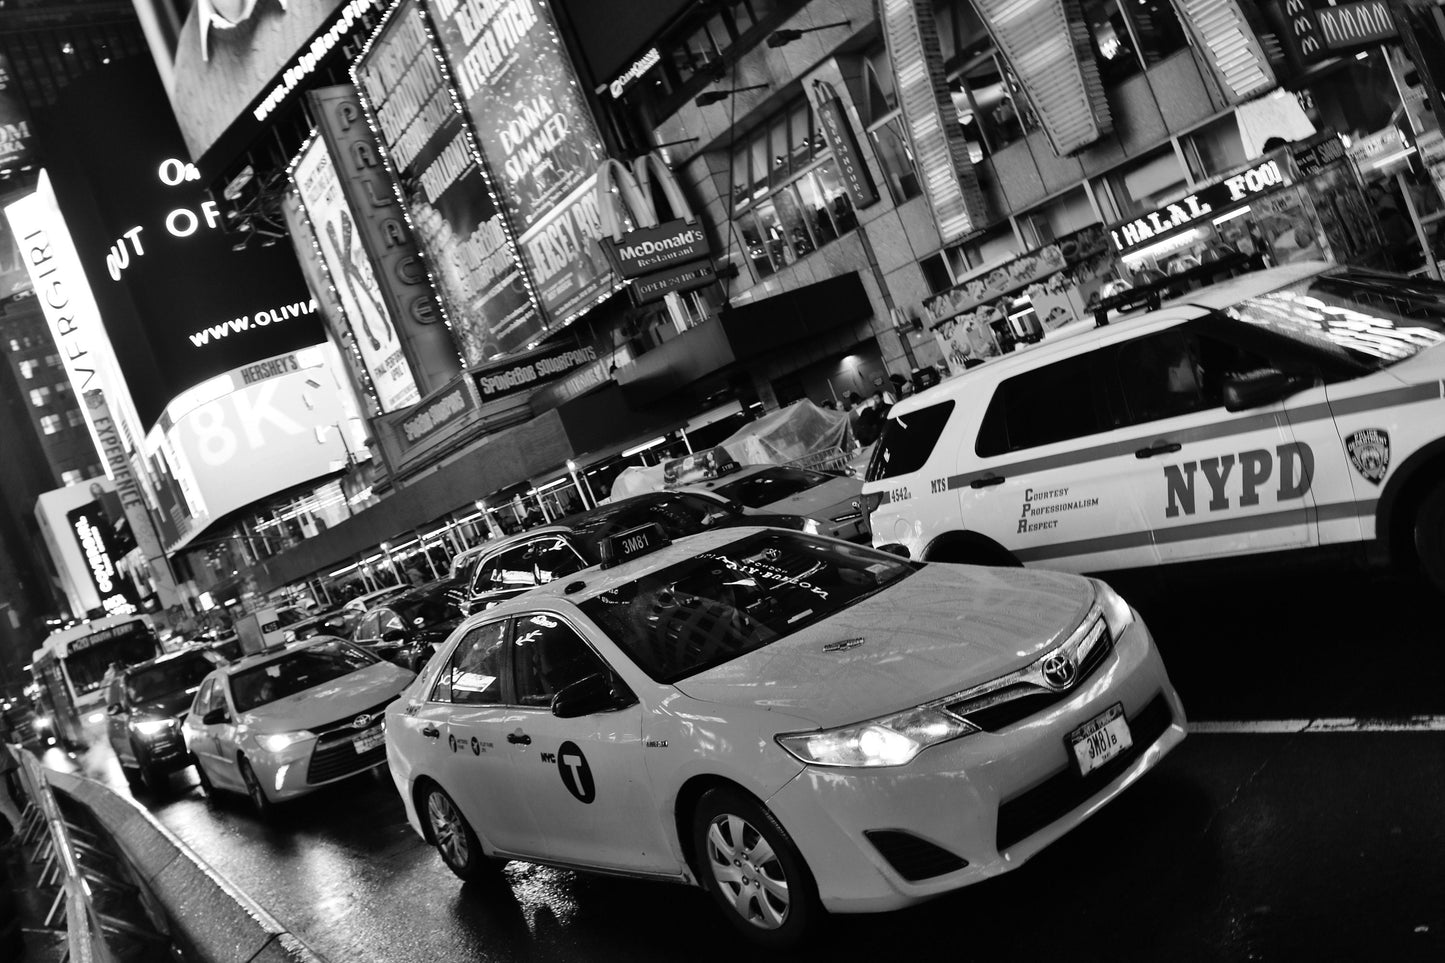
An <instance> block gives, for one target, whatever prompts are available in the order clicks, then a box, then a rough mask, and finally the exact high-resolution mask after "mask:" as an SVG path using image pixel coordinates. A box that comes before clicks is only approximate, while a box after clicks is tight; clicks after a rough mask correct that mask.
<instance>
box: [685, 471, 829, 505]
mask: <svg viewBox="0 0 1445 963" xmlns="http://www.w3.org/2000/svg"><path fill="white" fill-rule="evenodd" d="M828 478H829V476H828V475H825V474H823V473H822V472H818V471H808V470H807V469H804V468H784V467H782V466H779V467H776V468H766V469H764V470H762V471H760V472H758V473H757V474H754V475H749V476H748V477H747V478H739V479H738V480H737V481H734V482H728V483H727V484H726V485H719V486H718V487H717V488H714V489H713V491H714V492H716V493H717V494H719V495H721V496H723V497H724V498H731V499H732V500H733V501H735V502H742V503H743V504H744V505H746V506H748V507H749V508H762V507H763V506H764V505H771V504H772V503H773V502H777V501H782V500H783V499H784V498H788V497H791V496H793V495H796V494H798V493H799V492H805V491H807V490H808V489H810V488H817V487H818V486H819V485H821V484H823V483H824V482H825V481H827V480H828Z"/></svg>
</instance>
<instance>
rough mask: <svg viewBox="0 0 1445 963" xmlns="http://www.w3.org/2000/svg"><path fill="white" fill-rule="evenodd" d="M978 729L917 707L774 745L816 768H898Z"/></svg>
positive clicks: (784, 739) (781, 739)
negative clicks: (938, 746) (930, 747)
mask: <svg viewBox="0 0 1445 963" xmlns="http://www.w3.org/2000/svg"><path fill="white" fill-rule="evenodd" d="M977 731H978V730H977V729H976V728H974V727H973V726H971V725H969V724H968V723H967V722H964V721H963V720H961V719H955V718H954V717H953V716H951V715H949V714H948V713H946V712H944V711H943V710H942V709H931V708H924V707H920V708H917V709H909V710H908V711H907V712H900V713H898V714H897V715H892V716H885V717H883V718H882V719H874V720H872V721H871V722H861V723H859V724H857V725H853V726H845V727H843V728H840V729H824V730H822V731H821V732H796V733H788V734H785V735H780V736H778V745H780V746H782V747H783V748H784V749H786V750H787V751H788V752H790V753H792V754H793V755H794V756H796V757H797V758H798V759H800V760H802V761H803V762H806V763H811V764H813V765H818V766H868V767H877V766H902V765H904V764H906V763H908V762H911V761H912V760H913V757H914V756H916V755H918V754H919V753H920V752H922V751H923V750H924V749H926V748H928V747H929V746H932V745H936V744H937V743H940V742H947V741H948V740H949V739H957V738H958V737H959V736H966V735H968V734H969V733H970V732H977Z"/></svg>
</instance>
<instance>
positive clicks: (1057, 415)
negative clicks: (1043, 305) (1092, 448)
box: [974, 353, 1115, 458]
mask: <svg viewBox="0 0 1445 963" xmlns="http://www.w3.org/2000/svg"><path fill="white" fill-rule="evenodd" d="M1113 427H1115V419H1114V417H1113V416H1112V414H1111V413H1110V412H1109V411H1108V407H1107V404H1106V402H1105V398H1104V382H1103V378H1102V377H1101V376H1100V374H1099V372H1098V363H1097V359H1096V356H1095V355H1094V354H1093V353H1089V354H1082V355H1078V356H1076V357H1072V358H1064V359H1063V360H1061V361H1055V362H1053V363H1052V364H1048V365H1044V366H1042V367H1039V368H1035V369H1034V370H1032V371H1025V372H1023V373H1022V374H1017V375H1014V376H1013V377H1012V378H1006V379H1004V380H1003V381H1001V382H1000V383H999V386H998V388H997V389H996V390H995V391H994V394H993V397H992V398H991V399H989V403H988V410H987V411H985V412H984V416H983V421H982V422H981V423H980V425H979V429H978V438H977V440H976V441H975V443H974V451H976V452H977V453H978V454H979V456H981V457H985V458H987V457H991V456H994V455H1002V454H1005V453H1007V452H1011V451H1020V450H1022V449H1025V448H1036V447H1038V446H1040V445H1051V444H1054V443H1056V442H1060V441H1068V440H1069V439H1072V438H1083V437H1085V436H1087V435H1093V434H1097V433H1099V432H1101V431H1108V430H1109V429H1110V428H1113Z"/></svg>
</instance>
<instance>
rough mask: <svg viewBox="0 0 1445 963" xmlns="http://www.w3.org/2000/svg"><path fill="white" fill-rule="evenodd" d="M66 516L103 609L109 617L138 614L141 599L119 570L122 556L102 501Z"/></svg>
mask: <svg viewBox="0 0 1445 963" xmlns="http://www.w3.org/2000/svg"><path fill="white" fill-rule="evenodd" d="M65 517H66V518H67V519H68V520H69V522H70V529H71V531H72V532H74V533H75V540H76V542H77V543H78V544H79V545H80V555H81V558H83V559H84V560H85V568H86V571H87V572H89V573H90V581H91V584H93V585H94V586H95V591H96V593H97V594H98V595H99V596H100V607H101V608H103V609H105V613H106V614H107V615H131V614H133V613H135V612H136V604H137V603H138V602H139V601H140V599H139V598H138V597H137V595H136V591H135V586H134V585H132V584H131V582H130V580H129V579H127V578H125V577H123V576H122V575H121V574H120V571H119V570H118V569H117V568H116V565H115V563H116V561H117V560H118V557H119V556H118V555H117V554H116V548H115V535H114V532H113V531H112V530H111V524H110V521H109V520H108V519H107V518H106V514H105V509H104V508H103V507H102V506H101V504H100V502H98V501H94V502H91V503H89V504H87V505H82V506H80V507H79V508H73V509H71V510H70V511H68V512H66V513H65Z"/></svg>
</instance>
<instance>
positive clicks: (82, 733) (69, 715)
mask: <svg viewBox="0 0 1445 963" xmlns="http://www.w3.org/2000/svg"><path fill="white" fill-rule="evenodd" d="M163 652H164V650H163V649H162V648H161V642H160V639H159V638H158V637H157V636H156V632H155V628H154V627H153V626H152V625H151V620H150V617H149V616H145V615H116V616H110V617H107V618H103V619H92V620H91V621H89V622H82V623H81V624H79V625H76V626H73V627H71V628H68V629H61V630H60V631H58V632H52V633H51V634H50V635H49V636H48V637H47V638H46V639H45V641H44V642H43V643H41V646H40V648H38V649H36V650H35V653H34V655H33V656H31V659H30V673H31V675H33V676H34V677H35V683H36V685H38V686H39V687H40V699H39V702H40V706H39V711H38V712H37V716H36V726H37V729H40V730H41V731H38V732H37V733H36V735H37V736H39V737H40V738H41V739H42V740H43V739H44V738H45V737H46V736H47V735H48V736H51V737H53V738H54V739H55V740H56V741H57V742H59V743H61V744H63V745H65V746H69V747H72V748H81V747H84V746H86V745H88V744H90V743H91V742H92V741H94V739H95V738H99V737H103V736H104V734H105V691H104V690H103V688H102V687H101V682H102V680H104V678H105V673H106V670H108V669H109V668H110V667H111V666H112V665H114V664H119V665H120V666H121V667H126V666H132V665H135V664H137V663H140V662H145V661H146V660H148V659H154V658H155V657H156V656H158V655H161V654H163ZM47 726H48V728H49V730H50V731H49V732H46V731H44V727H47Z"/></svg>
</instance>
